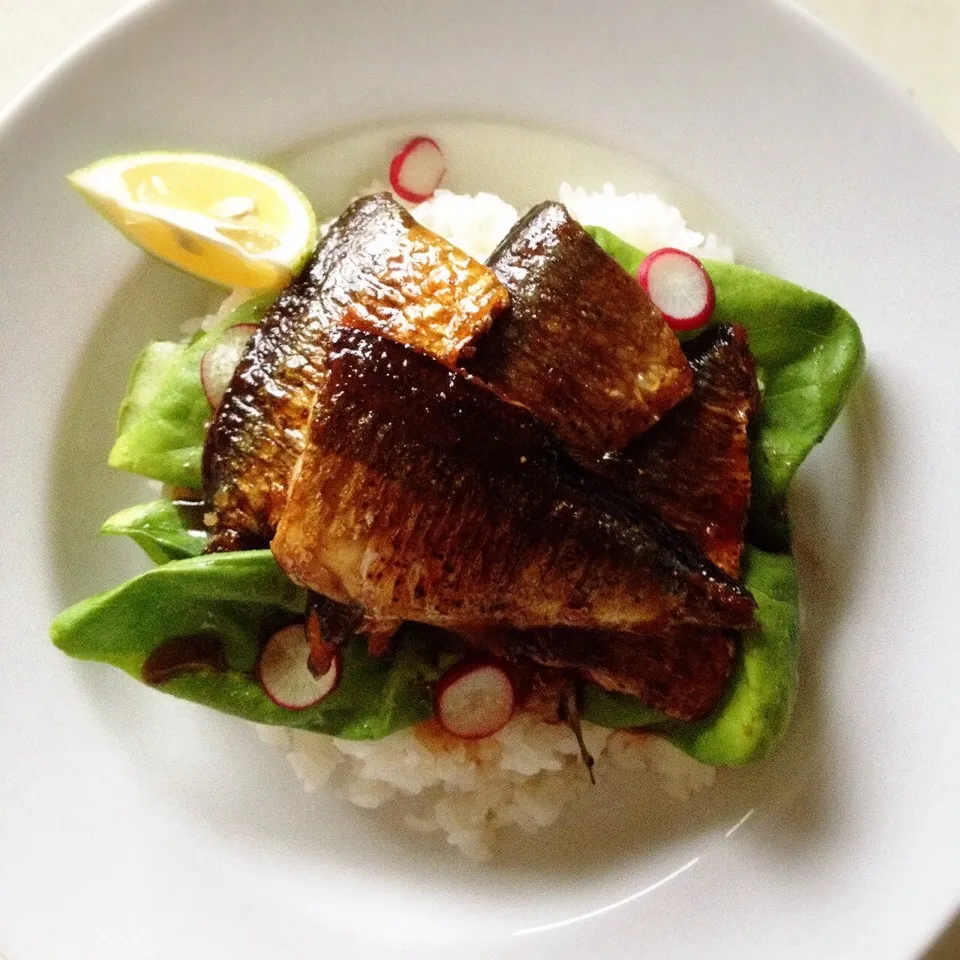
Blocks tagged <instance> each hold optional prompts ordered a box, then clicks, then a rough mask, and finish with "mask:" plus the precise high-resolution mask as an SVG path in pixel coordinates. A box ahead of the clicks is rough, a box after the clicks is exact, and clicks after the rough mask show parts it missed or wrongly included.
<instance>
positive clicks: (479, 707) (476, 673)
mask: <svg viewBox="0 0 960 960" xmlns="http://www.w3.org/2000/svg"><path fill="white" fill-rule="evenodd" d="M516 702H517V694H516V688H515V685H514V682H513V675H512V670H511V668H510V667H509V666H508V665H507V664H505V663H504V662H503V661H501V660H497V659H496V658H495V657H487V656H478V657H468V658H467V659H466V660H461V661H460V662H459V663H457V664H455V665H454V666H452V667H451V668H450V669H449V670H447V672H446V673H444V674H443V676H442V677H440V679H439V680H438V681H437V682H436V685H435V686H434V689H433V705H434V712H435V713H436V715H437V719H438V720H439V721H440V725H441V726H442V727H443V729H444V730H446V731H447V733H450V734H453V736H455V737H461V738H464V739H469V740H477V739H480V738H481V737H489V736H491V735H492V734H494V733H496V732H497V731H498V730H502V729H503V728H504V727H505V726H506V725H507V724H508V723H509V722H510V718H511V717H512V716H513V711H514V708H515V706H516Z"/></svg>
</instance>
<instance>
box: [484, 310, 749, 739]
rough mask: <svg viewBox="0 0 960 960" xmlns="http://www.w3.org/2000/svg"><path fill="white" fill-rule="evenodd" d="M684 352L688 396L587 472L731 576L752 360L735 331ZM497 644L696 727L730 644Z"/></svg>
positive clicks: (682, 636)
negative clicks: (689, 373) (689, 376)
mask: <svg viewBox="0 0 960 960" xmlns="http://www.w3.org/2000/svg"><path fill="white" fill-rule="evenodd" d="M684 352H685V353H686V354H687V356H688V357H689V359H690V364H691V366H692V368H693V376H694V386H693V393H692V394H691V395H690V396H689V397H687V398H686V399H685V400H683V401H682V402H681V403H680V404H679V405H678V406H677V407H676V408H675V409H674V410H672V411H671V412H670V414H669V416H668V417H667V418H665V420H664V421H663V422H661V423H659V424H658V425H656V426H655V427H653V429H651V430H650V431H649V432H648V433H646V434H644V435H643V436H641V437H638V438H637V439H636V440H634V441H633V442H632V443H631V444H630V445H629V446H628V447H627V449H626V450H624V451H622V453H620V454H618V455H616V456H607V457H604V458H602V459H601V460H600V461H598V462H596V463H594V464H588V466H591V467H592V469H595V470H597V471H598V472H600V473H603V474H605V475H606V476H608V477H609V478H611V479H613V480H614V481H615V482H617V483H618V484H620V485H621V486H622V487H623V488H624V489H625V491H627V492H629V494H630V495H631V496H632V497H633V498H634V499H636V500H637V502H638V503H640V504H641V505H642V506H643V507H644V508H645V509H647V510H650V511H652V512H653V513H655V514H656V515H657V516H659V517H660V518H661V519H662V520H663V521H664V522H665V523H667V524H669V525H670V526H671V527H674V528H676V529H677V530H680V531H682V532H683V533H684V534H686V535H687V536H688V537H690V539H692V540H693V541H694V543H696V545H697V546H698V547H699V549H700V550H701V551H702V552H703V553H704V555H705V556H706V557H707V558H709V559H710V560H712V561H713V562H714V563H715V564H716V565H717V566H718V567H720V569H722V570H723V571H724V572H725V573H727V574H729V575H730V576H732V577H737V576H739V574H740V561H741V557H742V553H743V542H744V527H745V524H746V518H747V509H748V507H749V504H750V440H749V436H748V427H749V424H750V420H751V419H752V417H753V415H754V414H755V412H756V409H757V405H758V392H757V381H756V373H755V368H754V361H753V357H752V355H751V354H750V351H749V349H748V346H747V338H746V334H745V332H744V331H743V330H742V329H741V328H739V327H729V326H727V327H717V328H712V329H710V330H708V331H706V332H705V333H703V334H701V335H700V336H699V337H697V339H696V340H693V341H690V342H689V343H688V344H686V345H685V346H684ZM501 643H502V644H503V645H504V653H505V654H506V655H513V656H531V657H534V658H536V659H538V660H539V662H542V663H549V664H551V665H552V666H557V667H565V668H574V669H576V670H577V672H578V673H579V675H580V676H582V677H583V678H584V679H587V680H592V681H593V682H594V683H597V684H598V685H599V686H601V687H603V688H605V689H607V690H615V691H618V692H620V693H626V694H630V695H631V696H635V697H638V698H639V699H641V700H642V701H643V702H644V703H646V704H648V705H649V706H651V707H654V708H655V709H657V710H660V711H662V712H663V713H665V714H667V715H668V716H671V717H675V718H676V719H679V720H697V719H699V718H701V717H703V716H705V715H706V714H707V713H709V711H710V710H711V709H713V707H714V706H716V704H717V702H718V701H719V699H720V697H721V696H722V694H723V690H724V687H725V685H726V681H727V679H728V678H729V675H730V671H731V670H732V668H733V661H734V656H735V653H736V643H737V637H736V634H735V633H733V632H731V631H724V630H679V631H677V630H674V631H668V632H667V633H666V634H663V635H660V636H649V635H637V634H633V635H631V634H623V633H621V634H606V635H604V636H597V635H596V633H594V632H588V631H577V630H566V631H561V630H552V631H547V632H539V633H538V632H535V631H534V632H529V633H524V632H520V631H513V632H511V633H510V634H508V635H507V636H506V637H504V638H502V640H501Z"/></svg>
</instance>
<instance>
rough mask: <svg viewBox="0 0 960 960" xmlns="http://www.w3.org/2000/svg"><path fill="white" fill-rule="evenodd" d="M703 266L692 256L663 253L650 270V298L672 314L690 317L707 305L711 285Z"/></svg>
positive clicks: (665, 312)
mask: <svg viewBox="0 0 960 960" xmlns="http://www.w3.org/2000/svg"><path fill="white" fill-rule="evenodd" d="M707 283H708V281H707V277H706V274H705V273H704V270H703V268H702V267H701V266H700V265H699V264H698V263H697V262H696V260H694V259H692V258H691V257H685V256H683V255H682V254H680V253H663V254H661V255H660V256H658V257H656V258H653V259H651V262H650V266H649V269H648V271H647V292H648V293H649V294H650V299H651V300H652V301H653V302H654V303H655V304H656V305H657V306H658V307H659V308H660V310H661V311H662V312H663V313H664V314H666V315H667V316H669V317H673V318H675V319H676V320H691V319H693V318H694V317H696V316H698V315H699V314H701V313H702V312H703V311H704V310H705V309H706V307H707V303H708V300H709V295H710V294H709V288H708V286H707Z"/></svg>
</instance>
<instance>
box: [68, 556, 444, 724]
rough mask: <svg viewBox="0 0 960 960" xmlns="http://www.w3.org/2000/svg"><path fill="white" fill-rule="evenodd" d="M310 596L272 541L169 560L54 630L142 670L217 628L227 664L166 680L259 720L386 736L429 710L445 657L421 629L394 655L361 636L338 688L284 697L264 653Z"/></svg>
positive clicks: (175, 688)
mask: <svg viewBox="0 0 960 960" xmlns="http://www.w3.org/2000/svg"><path fill="white" fill-rule="evenodd" d="M305 603H306V597H305V595H304V593H303V591H301V590H300V589H298V588H297V587H295V586H294V585H293V584H292V583H291V582H290V580H289V579H287V577H286V576H285V575H284V574H283V572H282V571H281V570H280V568H279V567H278V566H277V564H276V561H275V560H274V559H273V555H272V554H271V553H270V551H269V550H250V551H244V552H239V553H218V554H209V555H206V556H200V557H194V558H189V559H186V560H173V561H170V562H169V563H165V564H164V565H163V566H159V567H156V568H154V569H153V570H150V571H148V572H147V573H144V574H141V575H140V576H139V577H135V578H134V579H132V580H129V581H127V582H126V583H124V584H122V585H121V586H119V587H116V588H114V589H113V590H108V591H106V592H105V593H101V594H99V595H97V596H95V597H90V598H89V599H87V600H82V601H81V602H80V603H78V604H75V605H74V606H72V607H70V608H69V609H68V610H65V611H64V612H63V613H61V614H60V616H58V617H57V618H56V619H55V620H54V621H53V624H52V626H51V628H50V634H51V637H52V638H53V642H54V643H55V644H56V645H57V646H58V647H59V648H60V649H61V650H63V651H64V652H65V653H68V654H70V655H71V656H73V657H77V658H79V659H81V660H99V661H101V662H103V663H109V664H112V665H113V666H115V667H119V668H120V669H121V670H125V671H126V672H127V673H129V674H130V675H131V676H133V677H135V678H136V679H138V680H140V679H142V671H143V664H144V661H145V660H146V658H147V657H148V656H149V655H150V653H151V652H152V651H153V650H154V649H156V648H157V647H158V646H160V645H161V644H162V643H164V642H165V641H167V640H170V639H172V638H174V637H184V636H190V635H193V634H215V635H216V636H218V637H220V638H221V640H222V641H223V645H224V650H225V653H226V660H227V667H228V669H227V672H226V673H213V672H209V671H204V672H199V671H198V672H193V673H185V674H182V675H180V676H178V677H175V678H173V679H171V680H168V681H167V682H165V683H163V684H160V685H159V689H161V690H163V691H165V692H167V693H171V694H174V695H175V696H178V697H183V698H184V699H187V700H193V701H195V702H197V703H201V704H205V705H206V706H209V707H214V708H215V709H217V710H222V711H224V712H226V713H232V714H235V715H236V716H240V717H244V718H245V719H247V720H254V721H256V722H257V723H268V724H280V725H283V726H292V727H298V728H300V729H303V730H313V731H316V732H319V733H329V734H334V735H336V736H339V737H347V738H350V739H377V738H379V737H384V736H386V735H387V734H388V733H392V732H393V731H394V730H399V729H402V728H404V727H408V726H411V725H412V724H414V723H418V722H420V721H421V720H425V719H426V718H427V717H429V716H430V714H431V712H432V705H431V699H430V689H429V683H430V682H431V681H432V680H434V679H436V676H437V673H438V667H437V666H436V665H435V664H433V663H432V662H431V661H430V660H429V659H428V658H427V656H426V654H425V652H422V651H421V648H420V643H419V641H418V638H417V637H415V636H411V637H409V638H407V639H408V642H405V643H401V644H400V652H399V653H398V654H397V655H396V656H395V657H394V658H392V659H390V658H377V657H371V656H369V654H368V653H367V651H366V644H365V642H364V641H363V640H361V639H360V638H355V639H354V640H353V641H352V642H351V643H350V644H349V646H348V647H347V650H346V651H345V655H344V665H343V667H344V668H343V673H342V677H341V681H340V684H339V686H338V687H337V689H336V690H335V691H334V693H332V694H331V695H330V696H329V697H327V698H326V699H324V700H322V701H321V702H320V703H318V704H315V705H314V706H312V707H307V708H306V709H304V710H286V709H284V708H283V707H279V706H277V705H276V704H275V703H274V702H273V701H272V700H271V699H270V698H269V697H268V696H267V695H266V694H265V693H264V692H263V689H262V687H261V686H260V684H259V683H258V682H257V679H256V676H255V667H256V663H257V658H258V656H259V653H260V649H261V647H262V645H263V643H264V642H265V641H266V639H267V638H268V637H269V636H270V634H271V633H273V632H274V631H275V630H278V629H280V628H281V627H282V626H285V625H286V624H288V623H291V622H294V621H296V620H298V619H301V618H302V617H303V613H304V608H305Z"/></svg>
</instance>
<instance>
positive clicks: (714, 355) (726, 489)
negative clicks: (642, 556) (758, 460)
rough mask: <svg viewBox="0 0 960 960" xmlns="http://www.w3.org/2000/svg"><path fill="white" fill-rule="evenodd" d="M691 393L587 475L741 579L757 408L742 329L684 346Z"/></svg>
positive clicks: (716, 331) (716, 332) (711, 333)
mask: <svg viewBox="0 0 960 960" xmlns="http://www.w3.org/2000/svg"><path fill="white" fill-rule="evenodd" d="M684 350H685V352H686V353H687V356H688V357H689V358H690V364H691V366H692V368H693V377H694V388H693V393H692V395H691V396H689V397H688V398H687V399H686V400H684V401H683V402H682V403H681V404H679V406H678V407H677V408H676V409H675V410H673V411H672V412H671V414H670V417H669V419H668V420H666V421H664V422H663V423H661V424H659V425H657V426H656V427H654V428H653V429H652V430H650V431H649V433H645V434H644V435H643V436H642V437H638V438H637V439H636V440H635V441H634V442H633V443H631V444H630V445H629V446H628V447H627V449H626V450H624V451H622V452H621V453H620V454H618V455H616V456H607V457H604V458H603V459H602V460H600V461H598V462H597V463H596V464H594V465H592V466H593V469H596V470H597V471H598V472H600V473H602V474H603V475H604V476H606V477H608V478H609V479H611V480H613V481H614V482H615V483H617V484H619V485H621V486H622V487H623V488H624V489H625V490H626V491H627V492H629V494H630V496H632V497H633V498H634V499H636V500H637V502H638V503H640V504H641V505H642V506H643V507H645V508H646V509H648V510H652V511H653V512H654V513H656V514H657V516H659V517H660V518H661V519H662V520H663V521H664V522H665V523H667V524H669V525H670V526H671V527H674V528H675V529H677V530H680V531H681V532H682V533H685V534H686V535H687V536H688V537H690V539H691V540H693V541H694V543H696V544H697V546H698V547H699V548H700V550H701V551H702V552H703V554H704V555H705V556H706V557H708V558H709V559H710V560H712V561H713V562H714V563H715V564H716V565H717V566H718V567H720V569H721V570H723V571H725V572H726V573H728V574H730V576H732V577H737V576H739V575H740V560H741V557H742V554H743V539H744V528H745V527H746V522H747V510H748V508H749V506H750V438H749V435H748V428H749V425H750V421H751V419H752V418H753V416H754V414H755V413H756V410H757V406H758V403H759V394H758V391H757V377H756V369H755V365H754V361H753V356H752V355H751V353H750V350H749V348H748V347H747V335H746V332H745V331H744V330H743V329H742V328H741V327H730V326H726V327H716V328H712V329H710V330H708V331H707V332H705V333H703V334H701V335H700V336H699V337H697V339H696V340H693V341H690V342H689V343H688V344H686V345H685V347H684Z"/></svg>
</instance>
